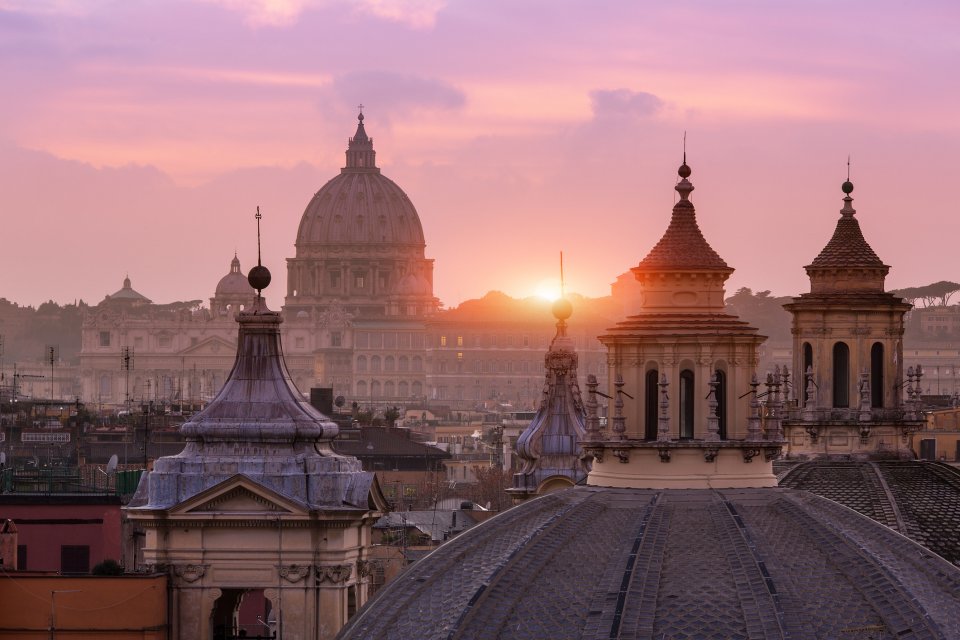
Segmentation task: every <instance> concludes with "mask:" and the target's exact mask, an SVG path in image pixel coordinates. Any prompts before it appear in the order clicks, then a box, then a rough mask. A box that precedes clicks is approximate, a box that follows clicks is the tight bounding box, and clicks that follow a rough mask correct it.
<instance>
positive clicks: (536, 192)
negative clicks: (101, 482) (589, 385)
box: [0, 0, 960, 308]
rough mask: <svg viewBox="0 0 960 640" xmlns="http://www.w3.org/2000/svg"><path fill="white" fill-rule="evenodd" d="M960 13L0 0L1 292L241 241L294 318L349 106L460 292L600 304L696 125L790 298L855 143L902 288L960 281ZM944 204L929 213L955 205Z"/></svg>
mask: <svg viewBox="0 0 960 640" xmlns="http://www.w3.org/2000/svg"><path fill="white" fill-rule="evenodd" d="M958 32H960V8H958V7H957V6H956V5H955V4H953V3H948V2H928V3H924V4H922V5H918V6H915V7H910V8H907V7H904V6H901V5H899V4H895V3H885V2H884V3H875V2H872V3H867V2H863V1H858V2H848V3H843V4H836V3H826V2H799V1H785V2H780V3H776V4H769V3H758V2H747V1H744V2H734V3H727V4H723V5H717V4H715V3H709V2H699V3H688V4H684V5H683V6H676V5H663V4H652V3H649V4H648V3H636V2H609V3H602V4H598V3H592V2H581V1H572V0H571V1H561V2H557V1H556V0H550V1H547V0H539V1H532V0H528V1H522V2H516V1H507V0H489V1H484V2H469V1H467V0H461V1H453V0H451V1H444V0H409V1H403V0H357V1H356V2H348V1H347V0H316V1H315V0H170V1H166V2H151V1H145V2H138V3H129V2H119V1H115V0H86V1H82V2H81V1H76V2H74V1H71V0H29V1H28V0H0V51H2V53H3V55H2V56H0V78H2V80H3V83H4V86H6V87H8V88H9V89H10V90H9V91H8V92H7V93H6V95H5V99H4V102H3V104H2V106H0V114H3V117H2V118H0V189H2V193H3V199H2V201H0V202H2V205H3V207H4V210H5V214H4V225H3V231H2V235H0V268H2V269H3V272H4V273H5V274H7V276H8V277H7V278H6V280H5V282H4V284H3V286H2V287H0V297H3V298H7V299H8V300H10V301H12V302H17V303H19V304H22V305H29V306H37V305H38V304H40V303H42V302H45V301H46V300H48V299H52V300H54V301H56V302H58V303H70V302H73V301H74V300H77V299H83V300H85V301H87V302H88V303H90V304H96V303H97V302H99V301H100V300H101V299H103V297H104V296H105V295H106V294H109V293H113V292H114V291H116V290H117V289H119V288H120V286H121V283H122V280H123V278H124V277H125V276H126V275H128V274H129V276H130V278H131V280H132V284H133V287H134V288H135V289H137V290H138V291H140V292H141V293H142V294H144V295H146V296H147V297H149V298H151V299H152V300H154V301H155V302H158V303H165V302H172V301H175V300H192V299H201V300H204V301H206V300H207V299H208V298H209V297H211V296H212V294H213V291H214V287H215V286H216V284H217V281H218V280H219V279H220V277H222V276H223V275H225V274H226V273H227V272H228V270H229V264H230V260H231V259H232V257H233V255H234V251H236V252H237V253H238V255H239V258H240V260H241V264H242V265H243V269H244V271H246V270H248V269H249V268H250V267H251V266H252V265H253V264H254V263H255V262H256V226H255V223H254V219H253V213H254V210H255V208H256V207H257V206H260V208H261V211H263V214H264V218H263V259H264V264H266V266H268V267H269V268H270V270H271V271H272V273H273V277H274V280H273V284H272V286H271V287H270V288H269V289H268V290H267V291H266V294H267V298H268V301H269V304H270V306H271V307H273V308H279V307H280V306H281V304H282V298H283V294H284V293H285V290H286V265H285V260H286V259H287V258H290V257H293V255H294V248H293V243H294V240H295V237H296V230H297V225H298V223H299V220H300V216H301V214H302V213H303V210H304V208H305V207H306V205H307V203H308V202H309V200H310V198H311V197H312V195H313V193H315V192H316V191H317V190H318V189H319V188H320V187H321V186H322V185H323V184H324V183H325V182H326V181H327V180H328V179H330V178H332V177H334V176H335V175H336V174H337V173H338V172H339V168H340V167H341V166H343V158H344V156H343V152H344V150H345V148H346V144H347V138H348V137H349V136H351V135H353V132H354V130H355V127H356V113H357V105H358V104H360V103H363V104H364V105H366V107H365V109H364V113H365V116H366V128H367V132H368V133H369V134H370V135H371V136H372V137H373V139H374V147H375V149H376V151H377V163H378V165H379V166H380V168H381V170H382V171H383V173H384V175H386V176H388V177H389V178H391V179H392V180H394V181H395V182H397V184H398V185H400V187H401V188H403V189H404V190H405V191H406V193H407V194H408V195H409V196H410V199H411V200H412V202H413V203H414V205H415V206H416V208H417V211H418V212H419V214H420V218H421V221H422V224H423V227H424V233H425V236H426V241H427V249H426V255H427V257H429V258H433V259H435V260H436V262H435V268H434V273H435V278H434V280H435V286H434V290H435V294H436V295H437V296H438V297H439V298H440V300H441V301H442V302H443V303H444V304H445V305H446V306H447V307H454V306H457V304H459V303H460V302H461V301H463V300H466V299H471V298H479V297H481V296H483V295H484V294H485V293H486V292H488V291H490V290H500V291H503V292H505V293H507V294H509V295H511V296H513V297H517V298H524V297H527V296H531V295H535V294H537V293H540V292H542V291H543V290H544V289H545V288H548V287H549V286H551V285H554V284H555V282H556V280H557V275H558V274H557V271H558V265H557V255H558V253H559V252H560V251H563V252H564V261H565V270H566V280H567V290H568V291H574V292H578V293H581V294H582V295H585V296H590V297H597V296H603V295H608V294H609V285H610V283H611V282H612V281H613V280H614V279H615V278H616V276H617V275H619V274H620V273H623V272H624V271H626V270H627V269H629V268H630V267H632V266H635V265H636V264H637V262H639V260H640V259H641V258H642V257H643V256H644V255H645V254H646V252H647V251H649V250H650V248H651V247H652V246H653V245H654V244H655V243H656V241H657V240H658V239H659V237H660V235H661V234H662V233H663V231H664V229H665V228H666V226H667V223H668V221H669V217H670V211H671V207H672V205H673V202H674V195H675V194H674V191H673V185H674V183H675V180H676V169H677V166H678V165H679V164H680V160H681V154H682V147H681V144H682V139H683V133H684V131H687V156H688V162H689V164H690V165H691V167H692V169H693V175H692V176H691V180H692V182H693V184H694V185H695V187H696V191H695V192H694V193H693V196H692V200H693V202H694V203H695V204H696V206H697V213H698V219H699V223H700V226H701V229H702V230H703V232H704V235H705V237H706V238H707V240H708V241H709V242H710V243H711V245H712V246H713V247H714V248H715V249H716V250H717V252H718V253H719V254H720V255H721V256H722V257H723V258H724V259H725V260H726V261H727V262H728V263H729V264H730V265H731V266H733V267H734V268H736V269H737V271H736V273H735V274H734V275H733V277H732V278H731V280H730V281H729V282H728V287H727V293H728V295H730V294H732V293H734V292H735V291H736V290H737V289H739V288H740V287H744V286H746V287H750V288H751V289H753V290H754V291H758V290H771V291H772V292H773V293H774V295H778V296H783V295H796V294H799V293H801V292H805V291H807V290H808V288H809V287H808V281H807V278H806V274H805V272H804V270H803V265H806V264H809V263H810V261H811V260H812V259H813V258H814V257H815V256H816V255H817V253H818V252H819V251H820V249H822V248H823V246H824V245H825V244H826V243H827V241H828V240H829V238H830V236H831V234H832V233H833V228H834V226H835V224H836V220H837V218H838V215H839V210H840V208H841V206H842V204H843V203H842V196H843V194H842V193H841V191H840V184H841V183H842V182H843V180H844V179H846V162H847V156H848V154H849V155H851V156H852V175H851V178H852V181H853V182H854V184H855V186H856V188H855V191H854V193H853V197H854V207H855V208H856V209H857V211H858V215H857V218H858V219H859V221H860V224H861V227H862V229H863V232H864V235H865V237H866V239H867V241H868V242H869V243H870V244H871V246H872V247H873V248H874V250H875V251H876V253H877V254H878V255H879V256H880V258H881V259H882V260H883V261H884V262H885V263H886V264H890V265H892V269H891V272H890V275H889V276H888V278H887V288H888V289H896V288H902V287H907V286H917V285H923V284H927V283H930V282H934V281H936V280H960V274H957V273H956V268H955V267H951V266H950V258H951V257H952V255H953V252H954V241H953V240H954V238H953V236H954V235H955V234H956V232H957V231H960V222H958V220H957V216H956V215H955V214H954V212H953V211H952V207H951V205H950V204H949V203H950V202H951V201H952V198H951V196H952V194H951V193H950V192H949V191H946V190H944V189H941V188H940V186H939V184H938V183H939V182H940V181H942V180H943V179H944V178H943V173H944V169H946V170H947V172H948V175H949V168H950V166H952V163H953V162H955V158H956V157H958V155H960V154H958V147H960V125H958V121H957V119H956V113H958V112H960V89H958V88H957V87H956V86H954V84H955V83H950V82H949V81H948V79H949V78H950V77H954V75H955V73H956V69H957V68H960V64H958V63H960V39H958V38H957V36H956V33H958ZM944 200H945V201H946V204H943V203H942V202H943V201H944Z"/></svg>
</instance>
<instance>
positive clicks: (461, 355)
mask: <svg viewBox="0 0 960 640" xmlns="http://www.w3.org/2000/svg"><path fill="white" fill-rule="evenodd" d="M457 360H459V361H460V362H463V351H457Z"/></svg>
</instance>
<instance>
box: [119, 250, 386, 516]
mask: <svg viewBox="0 0 960 640" xmlns="http://www.w3.org/2000/svg"><path fill="white" fill-rule="evenodd" d="M248 280H249V284H250V286H251V287H254V288H256V289H258V290H261V289H263V288H265V287H266V286H267V285H268V284H269V282H270V272H269V271H267V269H266V267H263V266H262V265H257V266H255V267H254V268H253V269H251V270H250V274H249V275H248ZM237 322H238V323H239V325H240V330H239V339H238V343H237V359H236V361H235V362H234V365H233V369H232V370H231V372H230V375H229V377H228V378H227V381H226V382H225V383H224V385H223V388H222V389H221V390H220V392H219V393H218V394H217V396H216V397H215V398H214V399H213V401H211V402H210V404H209V405H207V407H206V408H205V409H204V410H203V411H201V412H200V413H198V414H197V415H195V416H194V417H193V418H191V419H190V420H189V421H187V422H186V423H185V424H184V425H183V426H182V427H181V428H180V430H181V433H183V435H184V436H185V438H186V441H187V444H186V447H185V448H184V450H183V451H182V452H180V453H179V454H178V455H176V456H168V457H163V458H159V459H158V460H157V461H156V463H155V464H154V468H153V470H152V471H151V472H150V473H148V474H144V476H143V478H142V479H141V482H140V485H139V487H138V488H137V493H136V494H135V495H134V497H133V499H132V500H131V501H130V508H132V509H144V510H163V509H169V508H171V507H173V506H175V505H177V504H181V503H183V502H184V501H186V500H189V499H190V498H192V497H193V496H196V495H197V494H199V493H201V492H203V491H205V490H207V489H210V488H211V487H214V486H217V485H219V484H220V483H223V482H225V481H227V480H230V479H231V478H233V477H234V476H238V475H243V476H245V477H246V478H248V479H250V480H253V481H254V482H256V483H257V484H259V485H261V486H264V487H267V488H269V489H271V490H272V491H275V492H276V493H278V494H280V495H281V496H283V497H285V498H287V499H289V500H292V501H295V502H297V503H299V504H302V505H303V506H304V507H307V508H311V509H317V508H323V509H336V510H341V509H366V508H367V501H368V496H369V494H370V489H371V487H372V486H373V474H372V473H368V472H365V471H363V469H362V466H361V464H360V461H359V460H357V459H356V458H354V457H350V456H342V455H339V454H337V453H335V452H334V451H333V450H332V449H331V447H330V441H331V440H332V439H333V438H334V437H335V436H336V435H337V433H338V429H337V425H336V424H334V423H333V422H332V421H330V419H329V418H327V417H326V416H324V415H323V414H321V413H320V412H319V411H317V410H316V409H314V408H313V407H312V406H311V405H310V404H309V403H308V402H307V401H306V400H305V399H304V397H303V394H301V393H300V391H299V390H298V389H297V388H296V386H295V385H294V383H293V380H291V378H290V374H289V372H288V371H287V365H286V363H285V362H284V360H283V350H282V348H281V344H280V323H282V322H283V319H282V318H281V317H280V314H279V313H277V312H275V311H270V310H269V309H268V308H267V306H266V304H265V303H264V301H263V298H262V297H261V296H260V295H259V294H258V295H257V296H256V298H255V299H254V301H253V304H252V305H251V306H250V308H249V309H248V310H245V311H242V312H240V313H239V314H237Z"/></svg>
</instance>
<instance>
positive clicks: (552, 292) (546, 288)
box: [533, 278, 563, 302]
mask: <svg viewBox="0 0 960 640" xmlns="http://www.w3.org/2000/svg"><path fill="white" fill-rule="evenodd" d="M533 295H535V296H536V297H538V298H542V299H543V300H546V301H547V302H553V301H555V300H558V299H559V298H560V297H561V296H562V295H563V294H562V292H561V290H560V280H559V279H558V278H547V279H545V280H541V281H540V282H538V283H537V286H536V288H535V289H534V293H533Z"/></svg>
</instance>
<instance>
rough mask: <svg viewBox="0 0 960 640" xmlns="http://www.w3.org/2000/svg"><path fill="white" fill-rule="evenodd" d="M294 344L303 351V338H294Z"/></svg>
mask: <svg viewBox="0 0 960 640" xmlns="http://www.w3.org/2000/svg"><path fill="white" fill-rule="evenodd" d="M293 342H294V344H295V345H296V347H297V349H303V338H294V341H293Z"/></svg>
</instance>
